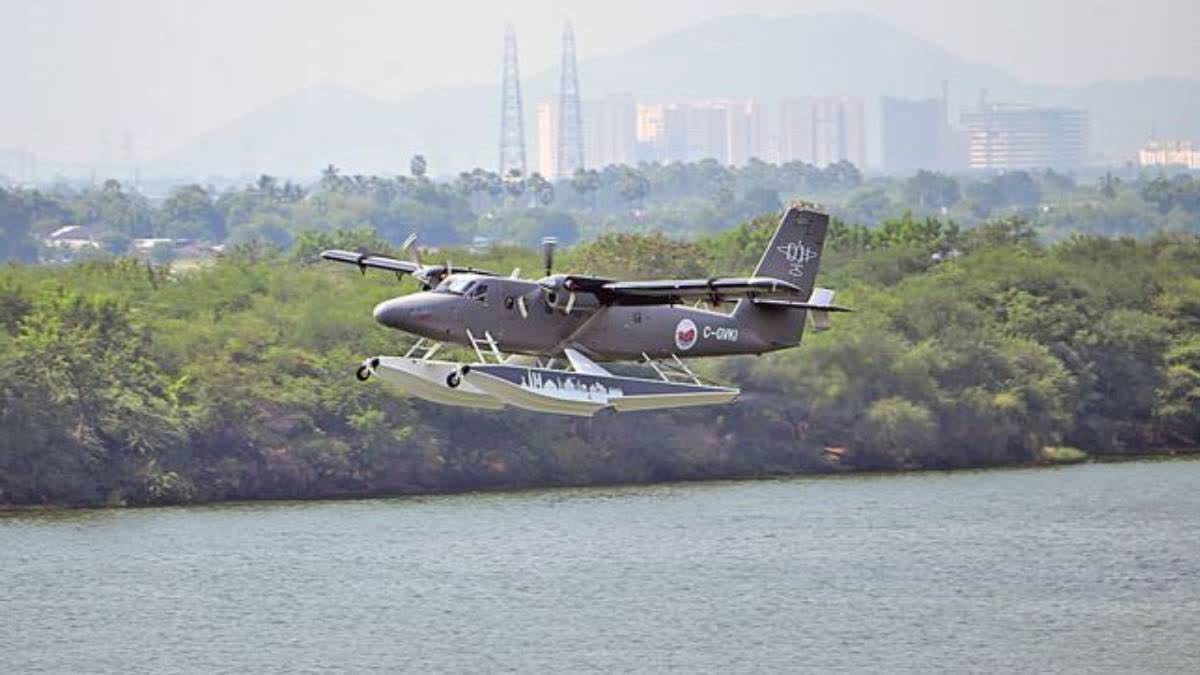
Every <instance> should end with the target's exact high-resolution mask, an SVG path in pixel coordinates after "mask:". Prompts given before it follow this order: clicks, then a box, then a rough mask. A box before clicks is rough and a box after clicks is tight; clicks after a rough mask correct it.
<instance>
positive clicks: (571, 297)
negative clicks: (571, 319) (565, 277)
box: [565, 291, 575, 314]
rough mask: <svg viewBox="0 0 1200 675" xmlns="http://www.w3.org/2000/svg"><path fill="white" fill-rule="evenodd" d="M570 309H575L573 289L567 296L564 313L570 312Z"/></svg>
mask: <svg viewBox="0 0 1200 675" xmlns="http://www.w3.org/2000/svg"><path fill="white" fill-rule="evenodd" d="M572 309H575V291H571V294H570V295H568V296H567V309H566V312H565V313H566V314H570V313H571V310H572Z"/></svg>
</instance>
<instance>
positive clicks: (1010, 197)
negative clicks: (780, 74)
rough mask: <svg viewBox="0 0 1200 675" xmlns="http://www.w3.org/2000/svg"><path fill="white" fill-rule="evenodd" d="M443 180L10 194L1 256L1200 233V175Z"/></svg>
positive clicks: (704, 171) (346, 178) (357, 179)
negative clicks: (852, 231) (780, 226)
mask: <svg viewBox="0 0 1200 675" xmlns="http://www.w3.org/2000/svg"><path fill="white" fill-rule="evenodd" d="M427 172H428V167H427V165H426V163H425V160H424V158H423V157H421V156H416V157H414V158H413V159H412V161H411V162H410V169H409V173H408V174H406V175H395V176H365V175H355V174H346V173H344V172H342V171H341V170H339V169H338V168H337V167H335V166H332V165H331V166H327V167H325V169H324V170H322V172H321V175H320V178H319V179H318V180H316V181H315V182H313V183H309V184H303V185H302V184H298V183H294V182H291V181H285V180H280V179H278V178H275V177H273V176H266V175H264V176H261V177H259V178H258V179H257V180H255V181H254V182H252V183H250V184H247V185H244V186H242V187H240V188H236V189H225V190H217V189H215V188H212V187H209V186H205V185H200V184H188V185H179V186H175V187H174V188H172V189H171V190H170V192H169V194H166V195H163V196H161V197H156V198H154V199H151V198H149V197H147V196H146V195H144V194H142V193H141V192H139V191H138V190H137V189H134V188H132V187H130V186H128V185H123V184H121V183H120V182H118V181H116V180H108V181H105V182H104V183H102V184H101V185H99V186H96V187H90V188H83V189H79V188H71V187H69V186H65V185H64V186H58V187H54V188H50V189H44V190H33V189H24V188H12V189H4V188H0V260H16V261H22V262H34V261H37V260H46V261H56V260H57V261H62V260H67V259H77V258H79V257H80V254H79V252H78V251H71V252H68V251H64V250H61V249H53V248H47V247H45V246H44V245H43V244H42V242H43V240H45V239H46V238H47V237H48V236H49V235H50V233H52V232H54V231H55V230H57V229H59V228H61V227H64V226H68V225H80V226H85V227H90V228H92V229H94V230H95V231H96V233H97V234H96V236H97V238H98V240H97V244H99V248H100V250H101V251H103V252H110V253H116V254H121V253H124V252H126V251H128V250H129V248H130V242H131V241H132V240H133V239H134V238H145V237H163V238H173V239H185V240H195V241H203V242H208V243H210V244H228V245H237V244H245V243H250V242H259V243H264V244H269V245H273V246H277V247H281V248H287V247H290V246H291V245H292V244H293V243H294V241H295V240H296V238H297V237H298V236H299V235H300V234H301V233H303V232H308V231H312V230H326V231H329V230H336V229H347V228H363V227H367V228H372V229H374V230H376V231H378V232H379V233H380V234H381V236H382V237H383V238H384V239H385V240H387V241H390V242H393V243H398V242H400V241H403V240H404V238H405V237H407V236H408V235H409V234H410V233H412V232H416V233H418V235H419V236H420V238H421V241H422V242H424V243H426V244H428V245H433V246H455V245H463V244H468V243H471V242H472V241H494V242H503V243H513V244H525V245H530V244H535V243H536V242H538V241H539V240H540V239H541V238H543V237H547V236H553V237H556V238H558V239H559V240H560V241H562V242H563V243H572V242H575V241H578V240H591V239H594V238H596V237H598V236H601V235H604V234H606V233H609V232H613V231H618V230H619V231H636V232H664V233H666V234H668V235H671V236H675V237H678V238H687V239H696V238H699V237H703V236H707V235H712V234H714V233H717V232H720V231H722V230H726V229H728V228H730V227H733V226H735V225H736V224H738V223H740V222H742V221H745V220H747V219H749V218H753V217H754V216H756V215H757V214H760V213H765V212H771V211H774V210H777V209H778V208H780V206H781V205H782V204H784V203H786V202H788V201H791V200H793V199H796V198H804V199H806V200H815V201H818V202H821V203H823V204H824V205H825V206H826V208H828V209H829V210H830V211H831V212H832V213H834V214H836V215H838V216H840V217H842V218H843V219H844V220H846V221H848V222H856V223H862V224H864V225H866V226H870V227H874V226H877V225H879V224H881V223H884V222H886V221H889V220H894V219H897V218H900V217H902V216H903V215H904V214H905V213H906V212H910V211H911V212H912V213H914V214H915V215H916V216H917V217H926V216H936V217H938V218H941V219H943V220H953V221H955V222H957V223H960V224H962V225H965V226H973V225H976V224H978V223H982V222H985V221H988V220H992V219H996V218H1004V217H1013V216H1019V217H1022V218H1024V219H1026V220H1027V221H1029V222H1030V223H1031V225H1032V226H1033V227H1034V228H1035V229H1036V230H1037V232H1038V233H1039V235H1040V236H1042V237H1044V238H1046V239H1050V240H1057V239H1062V238H1065V237H1067V236H1069V235H1070V234H1072V233H1074V232H1094V233H1098V234H1111V235H1135V236H1145V235H1149V234H1151V233H1153V232H1155V231H1158V230H1166V231H1190V232H1195V231H1197V230H1198V229H1200V180H1196V179H1194V178H1193V177H1192V176H1191V175H1190V174H1187V173H1183V174H1179V175H1175V176H1166V175H1152V174H1145V175H1141V176H1138V177H1137V178H1136V179H1132V180H1124V181H1123V180H1121V179H1120V178H1117V177H1113V176H1112V175H1111V174H1106V175H1105V176H1103V177H1101V178H1100V179H1099V181H1098V182H1095V183H1088V182H1079V181H1077V180H1076V178H1075V177H1073V176H1070V175H1066V174H1061V173H1057V172H1054V171H1040V172H1028V171H1012V172H1006V173H1001V174H996V175H982V174H981V175H961V176H955V175H949V174H943V173H937V172H930V171H919V172H917V173H915V174H913V175H911V176H907V177H864V176H863V174H862V173H861V172H860V171H859V170H858V169H857V168H856V167H854V166H853V165H851V164H849V163H846V162H839V163H837V164H833V165H830V166H827V167H824V168H818V167H815V166H812V165H809V164H804V163H802V162H788V163H785V164H782V165H774V164H768V163H764V162H761V161H758V160H752V161H751V162H749V163H748V164H747V165H746V166H744V167H728V166H723V165H721V164H719V163H718V162H716V161H713V160H705V161H700V162H692V163H686V164H684V163H672V164H665V165H664V164H643V165H640V166H636V167H631V166H608V167H604V168H603V169H589V170H580V171H578V172H576V173H575V175H573V176H571V177H567V178H563V179H560V180H557V181H549V180H547V179H545V178H543V177H542V176H540V175H538V174H532V175H530V176H515V175H514V176H501V175H499V174H497V173H495V172H491V171H486V170H484V169H474V170H472V171H466V172H462V173H461V174H459V175H457V176H455V177H454V178H452V179H450V180H433V179H431V178H430V177H429V176H428V175H427ZM84 253H89V254H90V253H95V251H94V250H90V249H89V250H86V251H84ZM158 253H159V257H158V261H159V262H167V261H169V260H170V259H171V258H172V257H173V255H172V254H171V252H170V250H168V249H164V250H161V251H158Z"/></svg>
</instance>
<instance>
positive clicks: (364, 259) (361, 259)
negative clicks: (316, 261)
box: [321, 250, 421, 274]
mask: <svg viewBox="0 0 1200 675" xmlns="http://www.w3.org/2000/svg"><path fill="white" fill-rule="evenodd" d="M321 257H322V258H324V259H326V260H332V261H333V262H340V263H349V264H351V265H357V266H358V268H359V269H361V270H366V269H368V268H370V269H376V270H387V271H389V272H397V273H400V274H412V273H413V272H416V271H417V270H418V269H420V268H421V266H420V265H418V264H417V263H415V262H410V261H408V260H398V259H396V258H389V257H388V256H385V255H372V254H370V253H355V252H354V251H338V250H332V251H322V252H321Z"/></svg>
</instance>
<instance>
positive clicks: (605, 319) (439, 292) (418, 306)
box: [374, 274, 805, 361]
mask: <svg viewBox="0 0 1200 675" xmlns="http://www.w3.org/2000/svg"><path fill="white" fill-rule="evenodd" d="M454 277H457V278H458V279H457V281H458V286H459V287H460V288H461V287H464V286H468V285H469V286H468V287H469V290H467V291H466V292H465V293H454V292H449V291H448V290H446V289H445V288H444V287H446V286H448V285H450V284H447V283H443V284H442V285H441V286H439V289H435V290H432V291H422V292H418V293H412V294H409V295H404V296H400V297H397V298H392V299H391V300H386V301H384V302H381V303H380V304H379V305H377V306H376V307H375V313H374V314H375V320H376V321H378V322H379V323H380V324H382V325H384V326H387V327H389V328H394V329H397V330H401V331H404V332H406V333H411V334H413V335H418V336H420V337H424V338H428V339H430V340H435V341H438V342H449V343H456V344H462V345H470V338H469V337H468V331H469V332H470V335H473V336H474V337H475V338H476V339H477V340H478V339H486V337H485V336H486V335H490V336H491V337H492V339H493V340H495V342H496V345H497V347H498V348H499V349H500V350H501V351H502V352H504V353H508V354H513V353H515V354H528V355H533V356H542V357H546V356H555V355H558V354H561V353H562V351H563V349H565V348H567V347H570V348H573V349H576V350H578V351H580V352H582V353H584V354H585V355H587V356H588V357H589V358H592V359H594V360H597V361H628V360H640V359H641V358H642V357H643V355H645V356H649V357H650V358H653V359H662V358H669V357H670V356H671V355H676V356H678V357H680V358H695V357H704V356H725V355H731V354H761V353H764V352H769V351H774V350H777V349H785V348H788V347H793V346H795V345H796V344H798V343H799V341H800V337H801V332H802V330H803V328H804V319H805V312H802V311H795V310H789V309H781V308H776V307H764V306H759V305H756V304H754V303H752V302H751V301H750V300H747V299H742V300H739V301H737V304H736V305H735V306H734V308H733V311H731V312H728V313H727V312H720V311H713V310H709V309H705V308H701V307H693V306H687V305H680V304H675V305H663V304H645V305H619V304H613V305H604V304H600V303H598V302H597V301H596V298H595V296H594V295H591V294H588V293H579V294H577V295H576V297H575V300H574V301H572V300H571V299H570V297H569V296H566V295H564V294H555V293H553V292H548V291H547V290H546V288H545V287H544V286H543V285H542V284H541V283H539V282H536V281H530V280H526V279H513V278H506V277H493V276H475V275H465V274H460V275H454ZM468 277H470V278H471V279H470V281H468V279H467V278H468ZM448 281H450V280H448ZM482 286H485V287H486V290H483V291H482V292H480V287H482ZM568 310H569V311H568Z"/></svg>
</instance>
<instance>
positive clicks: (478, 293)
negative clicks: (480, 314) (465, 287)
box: [467, 284, 487, 303]
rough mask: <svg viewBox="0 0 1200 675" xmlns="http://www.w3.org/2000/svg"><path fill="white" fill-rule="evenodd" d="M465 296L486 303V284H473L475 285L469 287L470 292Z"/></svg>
mask: <svg viewBox="0 0 1200 675" xmlns="http://www.w3.org/2000/svg"><path fill="white" fill-rule="evenodd" d="M467 297H469V298H471V299H472V300H478V301H480V302H484V303H486V302H487V284H475V287H474V288H472V289H471V292H470V294H469V295H468V296H467Z"/></svg>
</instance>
